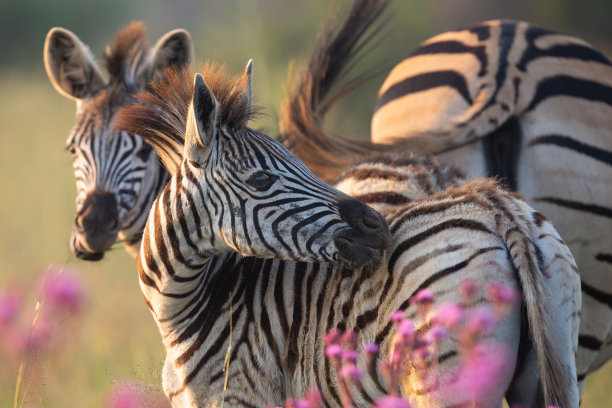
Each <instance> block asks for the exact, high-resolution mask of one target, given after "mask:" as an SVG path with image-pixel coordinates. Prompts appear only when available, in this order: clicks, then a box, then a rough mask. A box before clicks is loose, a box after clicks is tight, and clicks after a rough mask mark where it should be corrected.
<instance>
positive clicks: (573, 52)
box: [516, 27, 611, 72]
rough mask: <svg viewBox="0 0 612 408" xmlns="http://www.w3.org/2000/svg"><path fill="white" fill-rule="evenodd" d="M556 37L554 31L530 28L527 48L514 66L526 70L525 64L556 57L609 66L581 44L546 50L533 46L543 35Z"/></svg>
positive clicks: (597, 52) (526, 36) (604, 60)
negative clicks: (543, 58)
mask: <svg viewBox="0 0 612 408" xmlns="http://www.w3.org/2000/svg"><path fill="white" fill-rule="evenodd" d="M551 34H552V35H558V34H559V33H556V32H554V31H549V30H546V29H543V28H539V27H530V28H529V29H528V30H527V32H526V33H525V38H526V40H527V43H528V44H529V46H528V47H527V49H526V50H525V52H524V53H523V56H522V57H521V60H520V61H519V62H518V64H516V67H517V68H518V69H520V70H521V71H523V72H525V71H526V70H527V64H529V63H530V62H531V61H533V60H535V59H537V58H541V57H556V58H563V59H576V60H580V61H586V62H590V61H593V62H599V63H602V64H605V65H611V64H610V61H609V60H608V59H607V58H606V57H605V56H604V55H603V54H602V53H601V52H599V51H598V50H596V49H594V48H592V47H589V46H587V45H581V44H563V45H555V46H553V47H550V48H547V49H541V48H538V47H536V46H535V44H534V42H535V40H537V39H538V38H539V37H541V36H543V35H551Z"/></svg>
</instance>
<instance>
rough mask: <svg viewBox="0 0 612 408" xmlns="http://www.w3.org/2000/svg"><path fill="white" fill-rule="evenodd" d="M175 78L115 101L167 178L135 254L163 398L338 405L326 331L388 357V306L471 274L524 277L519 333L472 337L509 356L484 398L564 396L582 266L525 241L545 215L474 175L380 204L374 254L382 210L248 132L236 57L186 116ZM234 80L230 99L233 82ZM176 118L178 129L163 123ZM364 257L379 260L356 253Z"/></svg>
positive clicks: (368, 385) (374, 378)
mask: <svg viewBox="0 0 612 408" xmlns="http://www.w3.org/2000/svg"><path fill="white" fill-rule="evenodd" d="M361 3H362V2H356V6H355V8H356V9H360V8H361V7H359V6H362V5H363V4H361ZM367 3H368V4H371V3H370V2H367ZM188 77H189V74H188V73H185V72H182V73H181V72H178V73H177V75H176V78H173V76H172V75H167V82H165V83H162V84H161V85H160V84H157V85H153V86H152V87H151V89H152V91H151V92H150V93H145V94H139V95H138V96H137V98H138V99H139V100H140V101H142V103H140V104H137V105H134V106H131V107H128V108H126V109H125V111H124V112H123V113H122V114H121V118H122V120H121V121H120V124H121V127H122V128H124V129H126V130H128V131H135V130H138V131H139V132H140V134H142V135H143V137H144V138H145V139H146V140H147V141H149V142H150V143H151V144H152V145H153V146H155V148H156V149H157V150H158V152H159V154H160V156H161V157H164V158H165V162H166V163H167V164H168V167H169V168H170V169H172V173H173V176H172V178H171V181H170V183H169V184H168V185H167V186H166V188H165V190H164V191H163V192H162V194H161V195H160V197H159V198H158V200H156V202H155V204H154V206H153V208H152V210H151V213H150V216H149V220H148V223H147V226H146V228H145V232H144V237H143V244H142V247H141V254H140V257H139V275H140V281H141V288H142V291H143V294H144V297H145V299H146V301H147V303H148V306H149V308H150V309H151V311H152V313H153V316H154V318H155V319H156V322H157V323H158V326H159V329H160V333H161V335H162V338H163V341H164V345H165V347H166V352H167V356H166V364H165V367H164V374H163V375H164V389H165V390H166V392H167V394H168V396H169V397H170V399H171V400H172V403H173V406H177V407H178V406H210V405H213V404H214V403H219V402H220V400H221V399H224V404H228V405H229V406H247V407H254V406H262V405H266V404H275V405H278V404H281V403H282V401H284V399H285V398H287V397H290V396H298V397H299V396H301V395H303V393H304V392H305V391H306V389H308V388H311V387H319V388H321V389H322V392H323V394H324V397H325V399H326V401H327V402H328V404H329V405H331V406H338V405H339V404H340V401H339V397H338V395H339V394H338V388H337V385H338V383H337V378H336V377H335V373H334V372H333V370H332V368H331V366H330V363H329V361H327V360H326V358H325V356H324V350H323V348H324V344H323V337H324V335H325V333H326V332H327V331H328V330H330V329H331V328H334V327H340V328H350V329H354V330H356V331H357V332H358V333H359V334H360V336H361V338H362V339H363V340H364V341H377V342H379V343H381V344H382V350H383V353H382V355H381V358H387V357H388V354H389V352H390V350H391V348H392V346H393V344H392V341H393V332H392V330H391V324H390V322H389V320H388V316H389V314H390V313H391V312H392V311H395V310H397V309H400V308H407V309H408V313H409V314H414V313H415V311H414V309H413V307H412V306H411V305H410V304H409V299H410V297H411V296H413V295H414V294H415V293H416V292H417V291H418V290H419V289H420V288H422V287H430V288H431V289H432V290H433V291H434V293H435V294H436V296H437V298H438V301H440V302H443V301H447V300H449V299H452V300H456V299H457V287H458V283H459V282H460V281H461V280H463V279H464V278H467V277H470V278H472V279H475V280H479V281H498V282H500V283H505V284H507V285H509V286H512V287H515V288H517V289H518V288H521V289H522V291H523V294H524V295H523V302H524V303H523V307H524V308H525V310H526V312H527V321H528V327H529V329H528V331H529V335H526V333H522V334H523V335H521V330H522V329H521V322H522V314H521V306H519V305H517V306H516V307H515V309H514V311H513V313H512V315H511V317H510V318H509V319H507V320H505V321H504V322H503V323H502V324H501V325H500V326H499V327H498V329H497V331H496V332H495V333H494V334H493V335H492V337H490V338H487V339H485V340H484V341H483V347H485V348H486V347H487V345H488V344H489V342H491V341H493V340H495V341H499V342H501V343H503V344H505V345H506V346H507V347H508V350H509V352H510V354H511V356H512V357H511V361H510V362H509V364H508V367H507V370H505V372H504V373H503V376H502V378H500V381H499V383H498V384H496V386H495V387H492V388H491V390H490V391H489V393H488V394H487V395H486V396H485V397H484V398H483V401H482V404H483V406H494V405H496V404H500V402H501V399H502V398H503V397H504V395H505V394H508V396H509V398H510V401H511V402H512V403H514V402H518V403H524V404H525V405H528V406H534V405H535V404H536V400H537V398H539V397H541V395H540V392H541V390H544V395H545V399H546V402H547V403H549V404H552V403H559V404H561V405H563V406H577V403H578V390H577V386H576V383H575V366H574V357H573V353H572V349H573V348H574V347H575V344H574V343H575V342H574V340H575V338H576V336H575V332H576V328H577V321H578V316H577V312H576V306H577V304H578V303H579V290H578V277H577V274H576V273H575V272H574V271H575V267H574V266H573V261H572V258H571V254H569V252H565V253H564V252H562V249H563V248H565V247H564V246H563V244H562V241H561V240H560V239H559V238H558V235H556V233H555V231H554V229H552V227H549V228H550V231H547V234H548V235H546V236H550V239H549V240H548V241H547V240H546V236H544V235H542V234H540V235H542V236H540V235H536V234H537V233H538V228H537V226H536V220H540V221H541V220H542V219H543V218H541V217H538V216H537V215H536V214H535V213H534V212H533V210H531V209H530V208H529V207H528V206H527V205H525V204H524V203H523V202H522V201H520V200H519V199H518V198H517V197H515V196H514V195H513V194H511V193H508V192H506V191H504V190H503V189H501V188H499V187H498V186H497V185H496V184H495V183H494V182H491V181H479V182H474V183H472V184H471V185H467V186H465V187H457V188H454V189H450V190H448V191H446V192H444V193H440V194H438V195H434V196H431V197H428V198H425V199H422V200H413V201H411V202H408V203H405V204H403V205H397V206H395V207H392V208H390V209H389V210H388V211H387V212H386V213H385V215H386V221H388V222H389V224H390V227H391V230H392V237H391V238H392V239H391V246H390V248H389V250H388V251H386V252H385V253H384V255H383V257H382V258H380V259H378V258H377V257H376V256H374V255H376V254H377V253H378V250H380V249H383V248H385V247H386V244H388V242H389V241H388V239H386V238H385V239H383V240H382V241H381V236H382V235H384V234H383V232H382V229H381V227H380V225H378V222H380V221H382V220H380V219H379V218H378V217H377V216H375V215H374V214H373V213H372V212H371V210H368V209H367V208H366V207H365V206H364V205H363V204H358V203H359V202H358V201H357V200H354V199H349V198H348V197H347V196H346V195H344V194H342V193H340V192H339V191H337V190H335V189H332V188H331V187H328V186H326V185H325V184H323V183H322V182H321V181H319V180H317V179H316V178H315V177H314V176H313V175H312V173H310V171H309V170H307V169H306V167H305V166H304V165H303V164H302V163H301V162H299V161H298V160H297V159H296V158H295V157H294V156H293V155H291V154H290V153H289V152H287V151H286V150H284V149H283V148H282V146H281V145H280V144H279V143H278V142H276V141H274V140H273V139H270V138H268V137H267V136H265V135H262V134H259V133H257V132H254V131H252V130H250V129H249V128H247V127H246V122H247V121H248V114H247V115H245V114H244V113H243V112H239V110H246V111H247V112H248V111H249V110H250V102H248V100H249V99H250V98H247V97H245V95H247V94H248V93H249V92H248V91H247V90H246V89H250V86H249V85H248V83H249V82H250V69H249V68H247V73H246V74H245V76H244V77H243V78H244V82H246V83H242V85H241V84H240V80H232V81H229V82H228V80H227V79H226V80H222V79H220V75H219V74H218V68H216V67H214V66H212V67H208V69H207V70H205V72H204V73H203V77H204V78H205V79H206V84H208V86H209V87H210V88H208V87H207V86H206V85H205V84H204V81H203V80H201V79H200V77H198V76H196V81H195V87H194V91H193V95H194V96H193V102H192V104H191V105H189V102H187V106H190V108H189V110H187V109H185V106H184V104H183V106H168V105H167V101H177V100H180V99H181V98H184V95H183V96H179V97H177V94H180V93H181V92H183V91H184V90H185V87H184V86H180V82H181V81H183V82H184V81H186V80H187V79H186V78H188ZM241 86H242V88H243V91H242V94H234V93H233V92H234V91H235V90H236V89H241ZM209 89H210V90H209ZM211 95H214V98H213V97H212V96H211ZM215 98H216V99H218V100H219V101H220V102H219V104H218V105H217V102H216V101H215ZM221 101H225V103H226V104H228V105H226V106H223V105H222V102H221ZM181 103H183V102H181ZM177 115H178V116H183V120H184V121H185V120H186V121H187V125H186V126H182V127H180V126H179V127H178V128H176V127H175V126H173V125H171V124H172V123H177V122H178V121H177V120H176V119H177V117H178V116H177ZM235 117H237V119H236V118H235ZM230 124H231V125H230ZM173 128H174V130H172V129H173ZM161 129H164V130H165V132H167V133H162V132H161ZM180 147H182V148H183V152H184V153H182V154H181V153H177V152H180V151H181V150H180V149H179V148H180ZM432 165H433V163H432ZM262 173H263V174H266V175H267V176H262ZM410 174H411V173H410V172H406V177H408V176H409V175H410ZM417 178H418V177H417ZM269 180H272V181H269ZM429 180H431V183H433V182H435V180H436V179H435V177H434V178H430V179H429ZM449 180H450V177H449ZM422 182H424V180H422ZM408 184H409V183H406V185H408ZM451 184H452V183H451ZM430 188H431V191H432V192H436V191H439V190H440V189H441V188H440V187H439V186H437V185H434V184H432V185H431V186H430ZM384 224H385V225H386V223H384ZM356 232H358V233H356ZM458 232H460V233H458ZM338 238H340V239H338ZM385 241H386V242H385ZM354 249H356V251H354ZM565 249H566V248H565ZM364 253H366V254H370V253H371V254H372V255H373V256H374V257H373V258H370V257H368V258H367V259H363V258H361V259H359V258H357V257H358V256H360V254H364ZM538 253H541V254H542V256H541V257H540V258H541V259H542V260H543V262H545V263H544V264H542V265H540V263H539V262H538V259H539V258H538ZM558 254H562V255H563V256H560V257H555V256H556V255H558ZM262 258H274V259H262ZM279 258H281V259H279ZM329 260H333V261H334V262H331V263H321V261H329ZM357 260H359V262H357ZM304 261H311V262H304ZM312 261H319V263H313V262H312ZM364 263H367V266H362V265H363V264H364ZM568 270H570V271H571V272H572V274H571V275H568V274H567V271H568ZM548 274H549V275H550V276H552V277H555V279H552V280H551V282H555V284H558V283H559V282H561V281H562V282H563V284H564V285H565V286H563V287H561V288H559V291H558V293H559V294H561V293H563V296H562V297H560V298H559V299H560V300H559V302H558V303H559V304H556V303H555V304H554V306H558V309H555V310H556V311H562V313H559V314H558V315H555V316H553V315H552V313H551V310H552V308H553V300H552V299H550V298H549V297H548V296H546V295H545V293H547V291H548V290H549V288H548V286H546V285H550V283H545V282H544V280H545V276H547V275H548ZM561 278H562V279H561ZM485 301H486V300H485V299H484V298H483V299H479V302H478V303H479V304H482V302H485ZM577 302H578V303H577ZM547 317H550V318H551V322H549V321H548V318H547ZM551 324H552V327H550V325H551ZM553 327H554V329H553ZM423 330H424V331H426V330H427V329H426V328H425V327H424V328H423ZM230 331H231V336H230ZM551 333H554V334H552V335H551ZM529 337H531V338H532V339H533V342H532V343H529V344H531V348H529V350H531V351H530V352H529V353H528V355H527V356H525V355H522V354H519V352H518V350H519V343H520V342H521V341H522V340H525V339H526V338H529ZM457 347H458V346H457V344H456V343H455V342H454V340H452V339H449V340H448V341H447V342H445V343H444V344H443V346H442V348H441V349H440V353H442V355H443V356H444V358H442V361H443V362H444V363H442V364H441V365H440V367H442V368H444V369H445V370H452V369H453V368H456V367H457V364H458V359H457V358H456V356H457ZM228 349H229V350H230V365H229V371H228V389H227V390H226V391H225V392H224V391H223V389H224V381H225V373H224V372H223V363H224V360H225V355H226V353H227V350H228ZM536 356H537V357H536ZM538 367H539V369H538ZM519 389H520V392H515V391H516V390H519ZM405 391H406V392H408V393H410V395H411V397H413V398H415V399H417V400H419V401H421V402H422V403H424V404H427V403H429V402H432V403H434V401H435V403H437V404H438V406H457V405H461V404H463V403H467V402H468V401H467V400H462V399H461V398H462V397H459V396H450V397H445V396H444V395H442V393H441V390H430V391H429V392H425V391H423V390H422V389H421V388H416V389H414V390H412V391H410V390H405ZM385 392H386V390H385V388H384V386H383V385H382V378H381V377H380V376H379V374H378V373H377V372H376V370H371V371H369V372H368V374H367V375H366V377H365V379H364V380H363V387H362V388H359V389H355V390H354V395H355V398H356V403H357V404H358V405H359V406H366V405H367V404H369V403H371V402H372V401H373V400H374V399H375V398H376V397H377V396H380V395H381V394H383V393H385ZM470 402H471V401H470Z"/></svg>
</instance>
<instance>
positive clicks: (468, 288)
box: [459, 279, 478, 303]
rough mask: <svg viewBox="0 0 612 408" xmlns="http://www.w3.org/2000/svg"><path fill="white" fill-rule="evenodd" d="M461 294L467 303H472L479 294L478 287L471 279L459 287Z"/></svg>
mask: <svg viewBox="0 0 612 408" xmlns="http://www.w3.org/2000/svg"><path fill="white" fill-rule="evenodd" d="M459 293H460V294H461V296H462V297H463V299H465V301H466V302H468V303H472V302H473V301H474V298H475V297H476V294H477V293H478V285H477V284H476V283H474V281H472V280H470V279H465V280H464V281H463V282H461V284H460V285H459Z"/></svg>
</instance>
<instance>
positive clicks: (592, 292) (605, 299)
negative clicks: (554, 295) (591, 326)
mask: <svg viewBox="0 0 612 408" xmlns="http://www.w3.org/2000/svg"><path fill="white" fill-rule="evenodd" d="M580 287H581V289H582V293H586V294H587V295H589V296H590V297H592V298H593V299H595V300H597V301H598V302H600V303H605V304H606V305H608V307H610V308H612V294H609V293H605V292H602V291H600V290H598V289H595V288H594V287H592V286H590V285H587V284H586V283H584V282H580Z"/></svg>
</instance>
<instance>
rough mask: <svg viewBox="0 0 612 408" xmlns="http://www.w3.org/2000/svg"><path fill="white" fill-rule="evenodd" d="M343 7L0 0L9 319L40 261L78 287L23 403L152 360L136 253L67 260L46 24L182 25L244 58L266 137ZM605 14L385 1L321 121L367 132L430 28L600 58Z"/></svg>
mask: <svg viewBox="0 0 612 408" xmlns="http://www.w3.org/2000/svg"><path fill="white" fill-rule="evenodd" d="M349 5H350V0H334V1H331V2H330V1H328V0H308V1H288V0H200V1H197V0H174V1H171V2H170V1H168V2H163V1H161V0H149V1H145V0H132V1H125V0H106V1H85V0H55V1H53V2H51V1H42V0H39V1H35V0H19V1H7V0H0V55H1V58H0V95H1V99H0V180H1V181H0V185H1V186H2V187H1V190H2V195H1V200H0V203H1V204H0V205H1V206H2V207H1V209H0V291H1V290H4V291H11V292H14V293H19V294H20V295H19V296H21V300H22V301H21V305H22V306H21V309H22V310H21V313H20V319H21V320H22V324H28V322H31V319H32V318H33V313H34V312H33V311H34V306H35V303H36V299H35V298H36V294H37V287H38V285H39V276H40V274H41V273H42V272H43V271H44V270H45V269H46V268H47V267H48V266H49V265H50V264H57V265H64V264H66V263H68V264H69V266H70V268H72V269H76V270H77V271H78V274H79V277H80V279H82V280H83V286H84V287H85V288H86V290H85V293H86V296H87V297H86V301H85V303H84V304H83V308H82V309H81V310H80V313H79V314H78V316H71V317H70V318H67V319H66V322H65V330H64V334H63V336H62V337H61V339H60V341H56V344H54V349H53V351H52V353H50V354H51V356H50V357H49V356H46V357H45V356H39V359H38V360H37V365H36V369H35V372H33V373H30V375H31V376H33V377H32V378H34V379H35V381H33V382H34V383H36V385H28V387H30V388H27V389H26V393H29V394H28V398H27V399H26V403H25V404H24V405H23V406H28V407H39V406H40V407H42V406H44V407H50V408H51V407H74V406H83V405H84V403H86V406H92V407H102V406H105V405H106V404H107V401H108V398H109V396H108V395H109V389H110V388H111V387H112V385H113V384H114V383H116V382H117V381H121V380H125V379H129V380H138V381H141V382H142V383H143V384H149V385H151V387H152V388H160V387H159V384H160V371H161V366H162V362H163V350H162V347H161V341H160V337H159V334H158V333H157V329H156V327H155V325H154V322H153V319H152V317H151V316H150V314H149V312H148V310H147V308H146V306H145V304H144V302H143V301H142V296H141V294H140V290H139V287H138V280H137V274H136V266H135V261H133V260H132V259H131V258H130V257H129V256H128V255H127V254H126V252H125V251H124V250H123V248H122V247H120V246H118V247H117V249H116V250H114V251H111V252H109V253H107V255H106V257H105V258H104V260H103V261H101V262H99V263H86V262H83V261H76V260H74V259H71V258H70V253H69V249H68V238H69V234H70V227H71V222H72V218H73V216H74V194H75V188H74V177H73V173H72V168H71V159H70V154H69V153H67V152H65V151H64V140H65V139H66V137H67V136H68V131H69V130H70V128H71V126H72V124H73V118H74V103H73V102H72V101H70V100H68V99H65V98H63V97H62V96H60V95H59V94H57V93H56V92H55V90H54V89H53V88H52V86H51V85H50V83H49V81H48V79H47V76H46V74H45V72H44V68H43V63H42V47H43V42H44V38H45V35H46V33H47V32H48V30H49V29H50V28H52V27H54V26H60V27H64V28H67V29H69V30H71V31H73V32H74V33H76V34H77V35H78V36H79V37H80V38H81V40H82V41H83V42H84V43H86V44H88V45H89V46H90V47H91V50H92V52H93V54H94V55H95V56H96V57H97V58H98V60H100V59H101V56H102V53H103V51H104V46H105V44H106V43H107V42H109V41H110V40H111V39H112V38H113V36H114V33H115V32H116V31H117V30H118V29H119V28H121V27H122V26H124V25H125V24H127V23H128V22H130V21H132V20H142V21H144V22H145V24H146V26H147V29H148V35H149V41H150V43H152V44H154V43H155V42H156V41H157V39H158V38H159V37H160V36H162V35H163V34H164V33H166V32H167V31H169V30H171V29H174V28H178V27H182V28H185V29H187V30H188V31H189V32H190V33H191V35H192V37H193V40H194V43H195V51H196V57H197V59H199V60H203V59H206V58H210V59H213V60H216V61H220V62H225V63H226V64H227V65H228V67H229V68H230V71H234V72H236V73H238V72H242V70H243V68H244V65H245V63H246V61H247V60H248V59H249V58H253V60H254V63H255V68H254V94H255V98H256V102H257V104H258V105H260V106H261V107H262V108H263V113H264V115H262V116H260V117H259V118H258V119H257V121H256V122H255V127H260V128H263V129H264V130H267V131H268V132H269V133H270V134H272V135H275V134H276V133H277V129H276V118H277V112H278V106H279V103H280V100H281V98H282V96H283V92H284V89H285V84H286V78H287V70H288V67H289V62H290V61H292V60H293V61H295V62H296V63H297V64H299V63H302V62H304V61H305V60H306V59H307V58H308V56H309V53H310V50H311V49H312V46H313V44H314V42H315V39H316V37H317V33H318V32H319V30H320V28H321V27H322V25H323V22H324V21H325V18H326V16H327V15H328V14H329V13H330V12H332V11H334V10H335V11H342V10H346V9H348V7H349ZM611 16H612V2H611V1H610V0H583V1H580V2H577V1H574V0H538V1H532V0H515V1H512V2H509V1H503V0H462V1H456V0H428V1H409V0H396V1H394V2H392V4H391V12H390V13H389V17H390V18H389V20H388V27H387V31H386V32H387V37H386V38H385V40H384V41H383V42H382V44H381V45H380V46H379V47H377V48H376V50H374V52H373V53H372V54H371V55H370V56H369V57H368V58H365V59H364V60H363V61H362V63H361V65H360V66H359V67H358V68H357V69H359V68H360V67H361V68H368V67H369V68H372V67H374V68H376V69H378V72H380V75H378V76H377V77H376V78H375V79H374V80H372V81H370V82H369V83H368V84H366V85H365V86H363V87H362V88H360V89H358V90H357V91H355V92H353V93H352V94H350V95H349V96H348V97H347V98H345V100H343V101H342V103H340V104H339V106H337V107H336V108H335V109H334V111H333V112H332V114H331V116H330V118H329V121H328V125H329V127H330V128H331V129H334V130H340V129H341V130H342V134H343V135H347V136H351V137H355V138H368V137H369V121H370V117H371V114H372V110H373V106H374V103H375V98H376V91H377V89H378V87H379V86H380V85H381V83H382V80H383V79H384V77H385V75H386V74H387V73H388V72H389V70H390V69H391V67H392V66H393V65H395V64H396V63H397V62H399V61H400V60H402V59H403V58H404V57H405V56H407V55H408V54H409V53H410V52H411V50H413V49H414V48H415V47H416V46H417V45H418V44H419V43H420V42H421V41H424V40H425V39H427V38H429V37H431V36H433V35H435V34H438V33H441V32H444V31H448V30H454V29H458V28H463V27H467V26H470V25H472V24H475V23H477V22H480V21H483V20H488V19H494V18H513V19H521V20H526V21H529V22H531V23H534V24H536V25H539V26H542V27H545V28H548V29H553V30H557V31H562V32H566V33H569V34H572V35H574V36H577V37H580V38H583V39H585V40H586V41H588V42H590V43H592V44H594V45H595V46H596V47H598V48H599V49H601V50H602V51H603V52H604V53H605V54H607V55H608V56H612V24H610V17H611ZM0 330H1V328H0ZM0 334H1V333H0ZM43 357H44V358H43ZM0 361H1V362H0V407H7V406H12V405H13V394H14V390H15V383H16V378H17V370H18V365H19V361H18V358H12V359H11V358H9V357H7V356H5V355H3V354H0ZM30 382H32V381H30ZM610 385H612V364H608V366H606V367H604V369H602V370H600V372H598V373H597V374H596V375H593V376H592V377H591V378H589V380H588V381H587V385H586V393H585V398H584V400H583V404H582V407H585V408H590V407H603V406H610V405H609V404H610V400H611V396H610V390H609V387H610ZM22 386H23V385H22ZM22 391H23V390H22Z"/></svg>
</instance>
